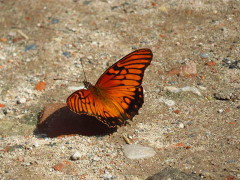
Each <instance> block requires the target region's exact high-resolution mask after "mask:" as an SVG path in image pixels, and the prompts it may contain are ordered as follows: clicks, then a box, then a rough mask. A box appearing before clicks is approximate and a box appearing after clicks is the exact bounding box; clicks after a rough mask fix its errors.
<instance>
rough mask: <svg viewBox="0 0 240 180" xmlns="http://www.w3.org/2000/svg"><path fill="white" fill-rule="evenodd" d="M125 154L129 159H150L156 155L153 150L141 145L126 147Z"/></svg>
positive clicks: (128, 145)
mask: <svg viewBox="0 0 240 180" xmlns="http://www.w3.org/2000/svg"><path fill="white" fill-rule="evenodd" d="M123 153H124V155H125V156H126V157H127V158H129V159H141V158H150V157H153V156H154V155H155V154H156V152H155V151H154V149H153V148H150V147H146V146H142V145H140V144H126V145H124V147H123Z"/></svg>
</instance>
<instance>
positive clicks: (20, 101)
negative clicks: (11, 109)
mask: <svg viewBox="0 0 240 180" xmlns="http://www.w3.org/2000/svg"><path fill="white" fill-rule="evenodd" d="M26 102H27V100H26V98H18V99H17V104H24V103H26Z"/></svg>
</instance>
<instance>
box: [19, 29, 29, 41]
mask: <svg viewBox="0 0 240 180" xmlns="http://www.w3.org/2000/svg"><path fill="white" fill-rule="evenodd" d="M17 32H18V33H19V34H21V35H22V36H23V37H24V38H25V39H29V37H28V36H27V35H26V34H24V33H23V32H22V31H21V30H20V29H18V30H17Z"/></svg>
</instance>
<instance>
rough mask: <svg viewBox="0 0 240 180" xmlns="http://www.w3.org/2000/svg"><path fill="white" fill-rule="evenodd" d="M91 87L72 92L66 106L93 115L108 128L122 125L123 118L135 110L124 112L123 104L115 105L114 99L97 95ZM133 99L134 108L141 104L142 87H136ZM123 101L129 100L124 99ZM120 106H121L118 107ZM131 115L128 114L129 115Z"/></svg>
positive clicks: (76, 111)
mask: <svg viewBox="0 0 240 180" xmlns="http://www.w3.org/2000/svg"><path fill="white" fill-rule="evenodd" d="M93 88H95V87H90V89H87V90H86V89H81V90H78V91H76V92H74V93H72V94H71V95H70V96H69V97H68V99H67V105H68V107H69V108H70V109H71V110H72V111H73V112H75V113H78V114H88V115H91V116H95V117H96V118H97V119H98V120H100V121H101V122H102V123H104V124H106V125H107V126H109V127H110V128H114V127H116V126H117V125H123V124H124V123H125V121H124V120H126V119H130V117H133V116H134V115H135V114H136V113H135V111H131V110H130V109H128V110H127V111H126V112H125V110H124V109H123V107H125V108H126V106H125V105H124V104H121V106H120V105H119V104H117V105H116V102H115V101H116V100H118V99H115V100H114V99H112V98H109V97H108V98H105V100H103V97H101V96H97V95H96V93H95V92H94V90H93ZM135 93H136V94H135V99H136V100H135V101H132V102H134V103H132V104H130V106H131V105H133V104H135V106H134V107H135V108H138V109H139V108H140V107H141V106H142V104H143V90H142V87H139V88H137V89H136V92H135ZM125 101H127V102H129V101H128V100H126V99H125ZM119 107H122V108H119ZM128 114H129V115H131V116H129V115H128Z"/></svg>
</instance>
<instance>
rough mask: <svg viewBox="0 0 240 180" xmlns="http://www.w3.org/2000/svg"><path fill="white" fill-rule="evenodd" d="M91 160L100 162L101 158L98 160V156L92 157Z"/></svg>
mask: <svg viewBox="0 0 240 180" xmlns="http://www.w3.org/2000/svg"><path fill="white" fill-rule="evenodd" d="M93 160H94V161H100V160H101V158H100V157H98V156H94V157H93Z"/></svg>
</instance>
